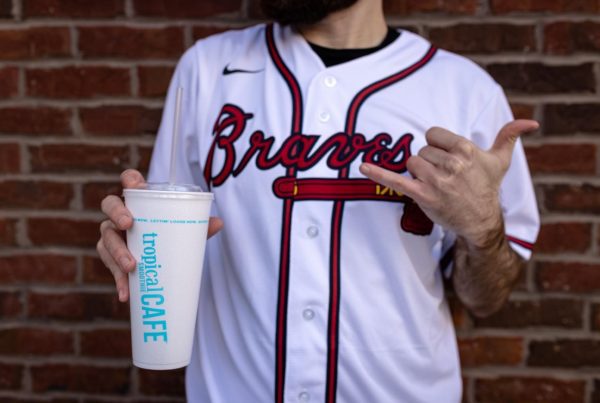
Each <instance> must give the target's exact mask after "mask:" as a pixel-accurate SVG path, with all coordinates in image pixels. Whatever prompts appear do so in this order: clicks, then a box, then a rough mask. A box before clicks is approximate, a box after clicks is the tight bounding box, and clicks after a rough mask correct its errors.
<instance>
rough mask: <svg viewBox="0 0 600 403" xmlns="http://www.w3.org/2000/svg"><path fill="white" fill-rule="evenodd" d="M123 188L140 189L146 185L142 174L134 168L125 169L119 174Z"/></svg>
mask: <svg viewBox="0 0 600 403" xmlns="http://www.w3.org/2000/svg"><path fill="white" fill-rule="evenodd" d="M121 185H123V189H141V188H143V187H144V186H145V185H146V181H145V180H144V176H143V175H142V174H141V173H140V172H139V171H136V170H135V169H127V170H125V171H123V173H122V174H121Z"/></svg>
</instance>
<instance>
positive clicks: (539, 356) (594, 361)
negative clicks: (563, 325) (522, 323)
mask: <svg viewBox="0 0 600 403" xmlns="http://www.w3.org/2000/svg"><path fill="white" fill-rule="evenodd" d="M527 365H528V366H531V367H561V368H581V367H599V366H600V341H598V340H585V339H576V340H570V339H558V340H552V341H546V340H544V341H541V340H540V341H535V340H534V341H531V342H530V343H529V356H528V358H527Z"/></svg>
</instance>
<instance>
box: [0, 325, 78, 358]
mask: <svg viewBox="0 0 600 403" xmlns="http://www.w3.org/2000/svg"><path fill="white" fill-rule="evenodd" d="M73 352H74V348H73V335H72V334H71V333H70V332H64V331H58V330H50V329H44V328H12V329H2V330H0V354H4V355H53V354H72V353H73Z"/></svg>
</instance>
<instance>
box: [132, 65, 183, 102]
mask: <svg viewBox="0 0 600 403" xmlns="http://www.w3.org/2000/svg"><path fill="white" fill-rule="evenodd" d="M173 70H174V68H173V67H172V66H140V67H138V77H139V83H140V96H142V97H160V98H164V97H165V96H166V94H167V90H168V88H169V83H170V81H171V76H172V75H173Z"/></svg>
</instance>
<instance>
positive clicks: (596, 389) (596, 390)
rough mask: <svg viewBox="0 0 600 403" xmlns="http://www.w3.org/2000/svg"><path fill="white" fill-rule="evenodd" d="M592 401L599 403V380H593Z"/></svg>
mask: <svg viewBox="0 0 600 403" xmlns="http://www.w3.org/2000/svg"><path fill="white" fill-rule="evenodd" d="M591 402H592V403H600V380H598V379H595V380H594V392H593V394H592V400H591Z"/></svg>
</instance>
